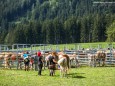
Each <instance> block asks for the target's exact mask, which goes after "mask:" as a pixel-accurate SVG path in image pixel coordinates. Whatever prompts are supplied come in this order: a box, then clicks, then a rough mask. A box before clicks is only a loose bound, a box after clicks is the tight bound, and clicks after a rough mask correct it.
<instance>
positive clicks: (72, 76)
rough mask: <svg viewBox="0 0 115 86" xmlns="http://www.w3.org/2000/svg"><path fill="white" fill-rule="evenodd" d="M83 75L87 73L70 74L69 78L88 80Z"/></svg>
mask: <svg viewBox="0 0 115 86" xmlns="http://www.w3.org/2000/svg"><path fill="white" fill-rule="evenodd" d="M81 74H85V73H70V74H68V77H70V78H79V79H83V78H86V77H84V76H82V75H81Z"/></svg>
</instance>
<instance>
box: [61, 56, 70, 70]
mask: <svg viewBox="0 0 115 86" xmlns="http://www.w3.org/2000/svg"><path fill="white" fill-rule="evenodd" d="M63 56H64V57H66V59H67V67H68V68H69V61H70V58H69V56H68V55H63Z"/></svg>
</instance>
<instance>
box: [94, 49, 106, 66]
mask: <svg viewBox="0 0 115 86" xmlns="http://www.w3.org/2000/svg"><path fill="white" fill-rule="evenodd" d="M105 59H106V53H105V52H104V51H98V52H97V54H96V61H98V64H99V66H100V64H101V61H102V66H105Z"/></svg>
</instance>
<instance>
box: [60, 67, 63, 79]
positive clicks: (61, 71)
mask: <svg viewBox="0 0 115 86" xmlns="http://www.w3.org/2000/svg"><path fill="white" fill-rule="evenodd" d="M60 77H61V78H62V77H63V70H62V69H60Z"/></svg>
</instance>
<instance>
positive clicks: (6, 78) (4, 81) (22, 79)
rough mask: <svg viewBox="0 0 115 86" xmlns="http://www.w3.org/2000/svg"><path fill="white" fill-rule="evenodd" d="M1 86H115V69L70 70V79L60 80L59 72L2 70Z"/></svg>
mask: <svg viewBox="0 0 115 86" xmlns="http://www.w3.org/2000/svg"><path fill="white" fill-rule="evenodd" d="M0 86H115V67H96V68H91V67H80V68H73V69H70V70H69V74H68V78H60V76H59V70H56V74H55V76H53V77H51V76H49V70H47V69H46V70H43V72H42V76H37V71H32V70H30V71H24V70H6V69H0Z"/></svg>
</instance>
